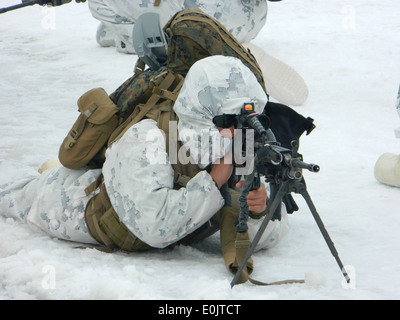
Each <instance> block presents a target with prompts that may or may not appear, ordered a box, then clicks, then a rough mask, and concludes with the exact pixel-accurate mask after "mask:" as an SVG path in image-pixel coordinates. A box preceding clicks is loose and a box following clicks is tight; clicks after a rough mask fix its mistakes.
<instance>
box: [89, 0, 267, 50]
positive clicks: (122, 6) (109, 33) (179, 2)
mask: <svg viewBox="0 0 400 320" xmlns="http://www.w3.org/2000/svg"><path fill="white" fill-rule="evenodd" d="M192 8H199V9H201V10H202V11H203V12H204V13H206V14H208V15H210V16H211V17H213V18H215V19H217V20H218V21H219V22H221V23H222V24H223V25H224V26H225V28H226V29H227V30H228V31H229V32H231V33H232V35H233V36H235V37H236V38H237V39H238V41H239V42H241V43H246V42H250V41H251V40H252V39H254V38H255V37H256V36H257V35H258V33H259V32H260V30H261V29H262V28H263V27H264V25H265V23H266V21H267V11H268V8H267V0H173V1H170V0H168V1H166V0H160V1H157V0H118V1H115V0H89V9H90V11H91V13H92V15H93V17H94V18H96V19H97V20H99V21H101V23H100V26H99V28H98V31H97V41H98V43H99V44H100V45H101V46H105V47H107V46H115V47H116V48H117V50H118V51H119V52H123V53H135V51H134V48H133V41H132V29H133V26H134V24H135V22H136V20H137V18H138V17H139V16H140V15H141V14H143V13H145V12H156V13H158V14H160V22H161V25H162V26H163V25H165V24H166V23H167V22H168V20H169V19H170V18H171V17H172V16H173V15H174V14H175V13H177V12H178V11H181V10H185V9H192Z"/></svg>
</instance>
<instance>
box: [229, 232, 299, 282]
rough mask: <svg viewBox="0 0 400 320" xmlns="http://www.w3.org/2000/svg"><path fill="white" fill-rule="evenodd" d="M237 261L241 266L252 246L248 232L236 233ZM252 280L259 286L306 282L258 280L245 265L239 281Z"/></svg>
mask: <svg viewBox="0 0 400 320" xmlns="http://www.w3.org/2000/svg"><path fill="white" fill-rule="evenodd" d="M235 246H236V263H237V264H238V266H240V265H241V264H242V262H243V260H244V258H245V256H246V253H247V250H248V249H249V248H250V240H249V238H248V233H247V232H245V233H237V235H236V242H235ZM247 280H248V281H249V282H251V283H252V284H254V285H257V286H276V285H283V284H293V283H304V282H305V281H304V280H281V281H275V282H262V281H258V280H254V279H252V278H251V277H250V276H249V272H248V270H247V268H246V267H245V268H244V269H243V270H242V274H241V275H240V277H239V279H238V281H237V283H243V282H246V281H247Z"/></svg>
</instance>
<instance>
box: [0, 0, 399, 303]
mask: <svg viewBox="0 0 400 320" xmlns="http://www.w3.org/2000/svg"><path fill="white" fill-rule="evenodd" d="M15 2H16V1H12V0H5V1H2V4H1V5H2V6H4V7H5V6H9V5H12V4H15ZM399 9H400V3H399V2H398V1H396V0H380V1H374V0H352V1H350V0H331V1H316V0H303V1H296V0H284V1H282V2H277V3H272V2H269V13H268V22H267V25H266V26H265V28H264V29H263V30H262V33H261V34H260V35H259V36H258V37H257V39H255V40H254V43H255V44H257V45H259V46H261V47H262V48H264V49H265V50H266V51H267V52H268V53H270V54H271V55H273V56H275V57H277V58H279V59H281V60H282V61H284V62H286V63H288V64H289V65H290V66H292V67H293V68H295V69H296V70H297V71H298V72H299V73H300V74H301V75H302V76H303V77H304V79H305V80H306V82H307V84H308V86H309V90H310V96H309V98H308V100H307V101H306V103H305V104H304V105H303V106H300V107H296V108H295V109H296V111H298V112H300V113H301V114H303V115H304V116H310V117H312V118H314V119H315V123H316V125H317V128H316V129H315V130H314V132H313V133H312V134H311V135H309V136H303V137H302V139H301V147H300V151H301V153H302V154H303V155H304V160H305V161H307V162H313V163H317V164H318V165H320V167H321V171H320V172H319V173H316V174H314V173H309V172H306V173H305V179H306V181H307V186H308V191H309V193H310V195H311V197H312V199H313V201H314V204H315V206H316V207H317V209H318V212H319V213H320V215H321V218H322V220H323V221H324V223H325V226H326V229H327V230H328V232H329V234H330V236H331V238H332V240H333V241H334V243H335V247H336V249H337V251H338V252H339V256H340V258H341V260H342V261H343V263H344V264H345V265H346V266H347V269H348V271H349V273H350V277H351V278H352V279H353V281H352V283H351V284H350V285H347V284H345V283H344V282H343V277H342V274H341V272H340V269H339V267H338V265H337V264H336V262H335V260H334V258H333V256H332V255H331V253H330V252H329V249H328V247H327V246H326V244H325V242H324V240H323V237H322V235H321V233H320V232H319V230H318V228H317V225H316V223H315V221H314V219H313V218H312V215H311V214H310V212H309V210H308V208H307V205H306V204H305V202H304V201H303V199H302V198H301V197H300V196H299V195H295V199H296V201H297V203H298V205H299V206H300V211H299V212H296V213H295V214H293V215H291V216H290V225H291V230H290V232H289V234H288V235H287V236H286V237H285V238H284V239H283V240H282V242H281V243H280V244H279V245H278V246H277V247H275V248H273V249H270V250H269V251H260V252H257V253H256V254H255V255H254V260H255V271H254V275H253V277H254V278H255V279H257V280H261V281H271V282H272V281H278V280H283V279H304V278H306V280H307V282H306V284H290V285H282V286H272V287H259V286H254V285H252V284H250V283H246V284H244V285H239V286H235V287H234V288H233V289H231V287H230V281H231V280H232V276H231V275H230V274H229V273H228V272H227V271H226V269H225V266H224V264H223V260H222V256H221V254H220V252H219V244H218V237H217V236H216V237H212V238H210V239H208V240H206V241H204V242H203V243H201V244H199V245H197V246H194V247H176V248H174V249H173V250H166V251H152V252H147V253H137V254H130V255H126V254H123V253H116V254H107V253H102V252H100V251H97V250H94V249H84V250H80V249H77V248H75V247H76V246H79V244H76V243H69V242H64V241H59V240H57V239H52V238H50V237H48V236H47V235H45V234H41V233H38V232H35V231H33V230H31V229H29V227H28V226H26V225H23V224H21V223H19V222H17V221H14V220H12V219H7V218H4V217H0V299H5V300H14V299H135V300H145V299H155V300H181V299H196V300H203V299H205V300H253V299H256V300H271V299H276V300H281V299H301V300H308V299H323V300H324V299H327V300H355V299H362V300H381V299H399V298H400V255H399V253H400V236H399V232H398V228H399V226H400V215H399V205H398V201H399V196H400V189H399V188H393V187H389V186H385V185H382V184H380V183H378V182H377V181H376V180H375V178H374V175H373V168H374V165H375V162H376V160H377V159H378V157H379V156H380V155H381V154H382V153H385V152H393V153H398V152H399V150H400V140H398V139H395V136H394V132H393V130H394V129H395V128H397V127H398V126H399V118H398V115H397V112H396V109H395V107H394V106H395V102H396V94H397V90H398V86H399V82H400V59H399V56H400V38H399V31H400V20H399V19H398V14H399ZM97 24H98V22H97V21H96V20H94V19H93V18H92V17H91V15H90V13H89V10H88V9H87V4H75V3H73V4H72V3H71V4H69V5H64V6H62V7H58V8H56V9H47V8H42V7H40V6H33V7H28V8H24V9H20V10H16V11H12V12H8V13H5V14H2V15H0V34H1V37H0V74H1V76H0V88H1V94H0V111H1V113H0V134H1V139H0V158H2V159H8V160H14V161H18V162H22V163H24V164H25V165H29V166H30V167H32V168H39V166H40V165H41V164H42V163H43V162H45V161H47V160H51V159H55V158H57V154H58V148H59V145H60V143H61V141H62V140H63V138H64V136H65V135H66V133H67V132H68V130H69V129H70V127H71V125H72V124H73V122H74V121H75V119H76V117H77V115H78V114H77V106H76V100H77V99H78V98H79V96H80V95H82V94H83V93H84V92H86V91H88V90H90V89H92V88H95V87H103V88H104V89H105V90H106V91H107V92H109V93H111V92H112V91H114V90H115V89H116V88H117V87H118V86H119V85H120V84H121V83H122V82H123V81H125V80H126V79H127V78H128V77H130V76H131V74H132V70H133V67H134V64H135V60H136V56H132V55H124V54H119V53H117V52H116V50H115V48H100V47H99V46H98V45H97V43H96V40H95V32H96V28H97ZM0 183H1V177H0Z"/></svg>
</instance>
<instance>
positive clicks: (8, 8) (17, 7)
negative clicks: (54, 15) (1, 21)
mask: <svg viewBox="0 0 400 320" xmlns="http://www.w3.org/2000/svg"><path fill="white" fill-rule="evenodd" d="M38 3H39V1H37V0H36V1H35V0H32V1H25V2H22V3H20V4H16V5H13V6H10V7H6V8H1V9H0V14H1V13H5V12H8V11H11V10H16V9H19V8H23V7H28V6H33V5H34V4H38Z"/></svg>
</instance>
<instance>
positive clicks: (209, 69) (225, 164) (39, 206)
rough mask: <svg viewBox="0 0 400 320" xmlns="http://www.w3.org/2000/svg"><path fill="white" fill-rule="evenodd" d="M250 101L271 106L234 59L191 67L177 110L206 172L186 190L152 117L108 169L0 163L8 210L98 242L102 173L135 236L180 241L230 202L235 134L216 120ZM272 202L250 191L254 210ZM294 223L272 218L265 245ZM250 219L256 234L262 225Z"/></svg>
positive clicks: (58, 232)
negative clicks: (90, 208)
mask: <svg viewBox="0 0 400 320" xmlns="http://www.w3.org/2000/svg"><path fill="white" fill-rule="evenodd" d="M246 102H252V103H254V105H255V108H256V111H257V112H261V111H262V110H263V108H264V106H265V104H266V102H267V96H266V94H265V91H264V90H263V89H262V87H261V85H260V84H259V83H258V81H257V79H256V77H255V76H254V74H253V73H252V72H251V71H250V69H248V68H247V67H246V66H245V65H244V64H243V63H242V62H241V61H240V60H239V59H237V58H233V57H222V56H213V57H209V58H205V59H202V60H200V61H198V62H197V63H195V64H194V65H193V66H192V68H191V69H190V71H189V73H188V75H187V78H186V80H185V83H184V86H183V88H182V90H181V92H180V94H179V96H178V99H177V101H176V103H175V106H174V109H175V112H176V114H177V116H178V117H179V126H178V132H179V135H180V140H181V141H182V142H183V144H184V146H185V148H186V149H187V150H188V151H189V153H190V156H191V157H192V159H199V160H198V161H197V165H198V167H199V169H201V171H200V172H199V173H198V174H196V175H195V176H194V177H193V178H191V179H190V180H189V182H188V183H187V185H186V187H182V188H179V189H176V188H174V170H173V168H172V165H171V162H170V157H169V154H168V152H167V150H166V142H165V139H164V137H163V134H162V132H161V131H160V129H159V128H158V127H157V123H156V122H155V121H154V120H151V119H145V120H142V121H140V122H139V123H137V124H135V125H133V126H132V127H131V128H130V129H129V130H128V131H127V132H126V133H125V134H124V135H123V136H122V137H121V138H120V139H119V140H118V141H116V142H115V143H114V144H112V146H111V147H110V148H108V150H107V153H106V161H105V163H104V165H103V168H102V169H88V168H82V169H78V170H70V169H67V168H64V167H62V166H55V167H52V168H49V169H47V170H46V171H44V172H43V173H42V174H38V173H37V172H35V171H34V170H33V169H29V168H25V167H24V166H22V165H19V164H16V163H14V162H13V163H9V162H7V161H1V160H0V176H1V183H0V213H1V214H2V215H4V216H6V217H10V218H15V219H18V220H21V221H23V222H26V223H28V224H29V225H30V226H31V227H33V228H35V229H38V230H41V231H43V232H45V233H47V234H49V235H51V236H53V237H56V238H59V239H64V240H70V241H75V242H81V243H86V244H98V243H97V242H96V241H95V240H94V239H93V238H92V237H91V235H90V234H89V232H88V227H87V225H86V221H85V218H84V214H85V208H86V206H87V203H88V202H89V200H90V199H91V197H93V196H94V194H91V195H89V196H87V195H86V194H85V189H86V188H87V187H88V186H89V185H90V184H91V183H92V182H94V181H95V180H96V179H97V178H98V176H99V175H100V174H101V173H102V174H103V176H104V183H105V187H106V190H107V193H108V196H109V198H110V201H111V203H112V206H113V208H114V209H115V211H116V213H117V214H118V216H119V219H120V220H121V221H122V222H123V223H124V224H125V226H126V227H127V228H128V229H129V231H130V232H132V233H133V234H134V235H135V236H136V237H137V238H139V239H140V240H141V241H143V242H144V243H146V244H147V245H149V246H150V247H155V248H165V247H167V246H170V245H172V244H175V243H179V241H180V240H181V239H183V238H185V237H186V236H188V235H190V234H192V233H193V232H196V230H197V229H198V228H200V227H201V226H202V225H204V223H206V222H207V221H209V220H210V219H211V218H213V216H214V215H216V214H217V213H218V211H219V210H220V209H221V208H222V207H223V206H224V204H225V200H224V198H223V197H222V194H221V192H220V187H221V186H222V185H224V184H225V183H226V181H227V180H228V178H229V177H230V175H231V173H232V170H233V164H232V162H231V161H228V159H229V157H228V158H227V155H229V154H230V153H231V151H232V148H231V144H232V137H229V136H228V137H226V136H221V134H220V130H221V128H217V127H216V126H215V124H214V123H213V118H214V117H215V116H217V115H221V114H224V113H225V114H239V112H240V110H241V108H242V107H243V103H246ZM204 137H206V140H204ZM200 160H201V161H200ZM206 167H209V168H211V169H210V170H205V169H206ZM266 199H267V192H266V188H265V186H264V185H262V186H261V188H260V189H258V190H254V191H252V192H250V194H249V198H248V203H249V209H250V210H252V211H253V212H255V213H260V212H264V211H265V209H266ZM286 219H287V217H286V215H285V214H284V215H283V217H282V219H281V220H280V221H278V220H275V221H271V223H270V224H269V225H268V229H267V231H266V232H265V233H264V235H263V239H262V241H260V243H259V246H260V248H261V247H270V246H273V245H275V244H276V243H277V242H278V241H279V240H280V238H281V237H282V235H283V234H284V233H285V231H286V229H287V220H286ZM249 220H250V221H249V234H250V237H252V236H254V234H255V232H256V231H257V230H258V227H259V225H260V223H261V221H260V220H255V219H252V218H250V219H249Z"/></svg>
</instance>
